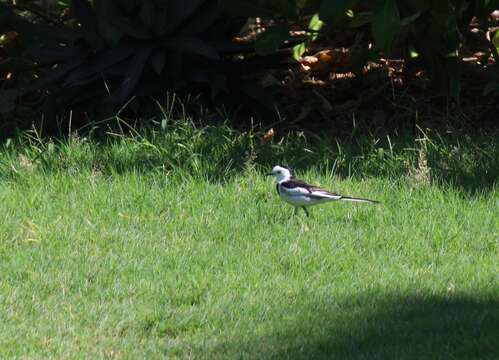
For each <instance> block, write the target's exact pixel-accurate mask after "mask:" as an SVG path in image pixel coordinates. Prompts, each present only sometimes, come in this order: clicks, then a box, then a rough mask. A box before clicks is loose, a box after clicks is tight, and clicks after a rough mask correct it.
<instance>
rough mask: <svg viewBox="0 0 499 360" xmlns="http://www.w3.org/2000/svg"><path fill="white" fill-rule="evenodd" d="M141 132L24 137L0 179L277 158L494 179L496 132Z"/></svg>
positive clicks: (0, 166)
mask: <svg viewBox="0 0 499 360" xmlns="http://www.w3.org/2000/svg"><path fill="white" fill-rule="evenodd" d="M141 131H142V132H141V133H138V132H137V133H136V134H134V135H133V136H124V135H123V136H116V137H108V138H105V139H101V140H100V141H99V140H96V139H92V138H83V139H82V138H79V137H74V138H69V139H67V140H64V141H61V142H59V143H58V144H57V145H56V146H54V144H53V143H52V142H50V141H46V142H45V141H39V140H38V139H35V140H33V139H28V141H23V139H22V138H21V139H20V140H19V141H18V143H16V144H15V145H13V146H11V147H10V148H8V149H5V148H4V149H1V148H0V156H2V159H9V158H10V159H12V160H11V161H10V162H9V161H8V160H2V161H0V177H4V178H8V177H9V174H10V175H12V177H15V176H16V168H19V167H22V166H23V165H22V163H23V162H24V163H26V162H27V163H29V164H31V163H33V164H36V165H37V167H38V168H41V169H43V171H44V172H51V171H54V170H55V171H57V172H58V171H60V170H67V169H69V170H71V171H72V172H81V171H95V170H97V171H98V172H100V173H103V174H105V175H111V176H112V175H115V174H121V173H127V172H131V171H132V172H141V173H154V172H157V173H161V174H167V175H168V176H180V177H183V176H186V175H187V176H194V177H198V178H202V179H206V180H209V181H213V182H222V183H223V182H225V181H227V180H229V179H231V178H232V177H233V176H236V175H240V174H241V173H243V172H245V171H247V170H248V168H257V169H258V170H259V171H262V173H263V172H265V171H268V169H270V168H271V167H272V166H274V165H276V164H282V165H288V166H290V167H292V168H293V169H295V170H297V171H298V173H301V172H303V171H307V170H314V171H316V172H318V173H322V174H327V175H331V174H334V175H336V176H339V177H358V178H364V177H384V178H390V179H400V178H405V177H407V176H409V177H413V178H414V179H415V180H416V181H418V182H424V183H429V182H436V183H439V184H445V185H448V186H452V187H453V188H457V189H460V190H462V191H463V193H465V194H468V195H475V194H477V193H487V192H489V191H490V190H491V189H493V188H494V187H495V186H496V184H497V179H499V132H497V133H493V134H481V135H476V136H474V137H459V136H456V135H447V136H440V135H439V134H432V135H431V134H430V135H428V134H424V136H421V138H418V139H414V137H413V136H412V137H411V136H399V137H398V138H393V139H390V138H388V137H387V138H384V139H380V138H376V137H375V136H372V137H370V138H365V137H362V138H360V137H359V138H356V137H352V138H345V139H336V138H329V137H326V136H316V137H305V136H304V135H303V134H300V133H291V134H288V135H287V136H286V137H285V138H283V139H278V138H275V139H272V140H269V141H264V142H262V139H264V134H261V133H255V132H239V131H236V130H234V129H231V128H230V127H228V126H225V125H219V126H206V127H203V128H196V127H194V126H193V125H191V124H190V123H186V124H180V125H177V126H176V127H172V128H170V129H167V130H165V131H162V132H158V131H156V130H153V129H143V130H141ZM16 152H17V154H16ZM9 153H10V156H8V155H9ZM20 154H21V155H22V156H21V155H20ZM3 155H6V156H3ZM21 157H23V159H24V160H22V161H21V160H19V159H20V158H21ZM26 159H27V160H28V161H26ZM12 162H14V163H13V164H12ZM298 175H300V174H298Z"/></svg>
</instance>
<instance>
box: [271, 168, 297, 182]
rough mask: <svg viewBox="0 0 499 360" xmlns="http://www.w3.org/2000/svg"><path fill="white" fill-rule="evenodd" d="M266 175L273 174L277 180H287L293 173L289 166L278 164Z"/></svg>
mask: <svg viewBox="0 0 499 360" xmlns="http://www.w3.org/2000/svg"><path fill="white" fill-rule="evenodd" d="M267 175H273V176H275V178H276V180H277V182H282V181H287V180H289V179H291V178H292V177H293V173H292V171H291V169H290V168H288V167H286V166H280V165H276V166H274V167H273V168H272V171H271V172H269V173H268V174H267Z"/></svg>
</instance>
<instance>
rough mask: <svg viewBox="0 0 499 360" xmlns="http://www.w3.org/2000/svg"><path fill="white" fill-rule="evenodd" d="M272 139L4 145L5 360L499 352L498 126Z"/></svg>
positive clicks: (221, 135)
mask: <svg viewBox="0 0 499 360" xmlns="http://www.w3.org/2000/svg"><path fill="white" fill-rule="evenodd" d="M260 138H261V136H260V135H259V134H256V133H239V132H237V131H235V130H231V129H229V128H227V127H224V126H220V127H205V128H195V127H194V126H193V125H192V124H183V125H179V126H175V127H173V126H172V127H171V128H167V129H165V128H163V129H160V128H159V129H157V130H147V131H146V130H145V131H143V132H140V131H139V132H138V133H134V134H130V135H128V136H124V135H112V134H111V135H108V137H107V138H106V139H105V140H102V139H101V140H99V139H98V138H95V139H94V138H93V137H92V136H89V137H88V138H84V137H78V136H72V137H70V138H68V139H65V140H50V139H40V138H39V137H38V136H36V134H33V133H27V134H21V135H19V136H18V137H17V138H15V139H13V140H9V141H6V142H4V144H3V145H2V146H1V147H0V204H1V206H0V218H1V219H3V221H2V222H1V223H0V358H2V359H3V358H37V359H38V358H59V359H62V358H64V359H74V358H81V359H89V358H110V359H112V358H117V359H120V358H123V359H139V358H147V359H156V358H176V357H178V358H207V359H216V358H229V359H237V358H251V359H262V358H288V359H298V358H303V359H313V358H326V359H497V358H499V346H498V345H497V344H498V339H499V275H498V274H499V216H498V214H499V188H498V187H497V183H496V179H497V175H498V174H499V154H498V151H497V150H498V145H497V144H498V143H499V141H498V136H497V135H484V136H483V137H477V138H466V139H464V140H463V139H459V138H452V137H450V136H449V137H444V138H443V137H439V136H438V135H431V134H421V135H420V136H418V138H417V139H410V138H404V139H400V140H394V139H390V138H386V139H374V138H372V139H365V140H362V141H354V140H345V141H343V142H336V141H333V140H328V139H316V140H314V141H312V140H310V139H307V138H305V137H304V136H303V135H300V134H296V135H293V136H290V137H288V138H286V139H285V140H284V141H283V142H279V141H278V139H275V140H274V141H273V142H270V143H264V142H265V141H261V140H260ZM275 163H286V164H288V165H294V166H295V167H296V169H297V174H298V175H299V176H300V177H301V178H304V179H306V180H308V181H310V182H313V183H316V184H318V185H322V186H324V187H327V188H330V189H332V190H335V191H338V192H341V193H344V194H346V195H351V196H362V197H368V198H372V199H376V200H379V201H381V202H382V203H381V204H380V205H370V204H352V203H330V204H327V205H323V206H321V207H315V208H311V216H310V217H309V218H307V217H305V216H304V214H303V213H302V212H301V213H300V215H299V216H293V215H292V214H293V209H292V208H291V207H290V206H288V205H285V204H283V203H282V202H280V201H279V199H278V197H277V194H276V192H275V186H274V182H273V179H272V178H268V177H265V176H263V174H264V173H265V171H267V170H268V169H269V168H270V166H271V165H273V164H275Z"/></svg>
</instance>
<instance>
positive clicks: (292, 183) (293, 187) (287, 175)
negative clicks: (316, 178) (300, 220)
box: [267, 165, 379, 216]
mask: <svg viewBox="0 0 499 360" xmlns="http://www.w3.org/2000/svg"><path fill="white" fill-rule="evenodd" d="M267 175H274V176H275V177H276V180H277V184H276V189H277V193H278V194H279V196H280V197H281V199H282V200H284V201H286V202H287V203H290V204H291V205H293V206H294V207H295V214H297V213H298V209H299V208H302V209H303V211H305V214H307V216H308V215H309V213H308V210H307V207H308V206H312V205H317V204H323V203H326V202H329V201H353V202H363V203H372V204H376V203H379V201H375V200H369V199H362V198H354V197H350V196H343V195H339V194H335V193H333V192H330V191H327V190H324V189H321V188H320V187H317V186H313V185H310V184H307V183H306V182H303V181H301V180H298V179H295V177H294V176H293V173H292V171H291V169H289V168H288V167H285V166H279V165H276V166H274V168H273V169H272V171H271V172H270V173H268V174H267Z"/></svg>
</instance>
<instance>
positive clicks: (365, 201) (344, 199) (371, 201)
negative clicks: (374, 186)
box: [340, 196, 380, 204]
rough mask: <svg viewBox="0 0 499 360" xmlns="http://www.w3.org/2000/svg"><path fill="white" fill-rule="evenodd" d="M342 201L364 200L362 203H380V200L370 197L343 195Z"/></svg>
mask: <svg viewBox="0 0 499 360" xmlns="http://www.w3.org/2000/svg"><path fill="white" fill-rule="evenodd" d="M340 200H341V201H351V202H362V203H371V204H379V203H380V202H379V201H376V200H369V199H362V198H354V197H350V196H342V197H341V198H340Z"/></svg>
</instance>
